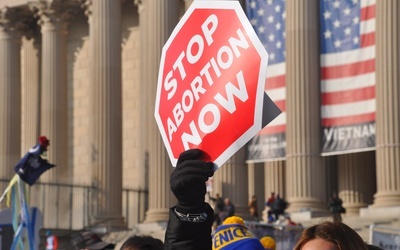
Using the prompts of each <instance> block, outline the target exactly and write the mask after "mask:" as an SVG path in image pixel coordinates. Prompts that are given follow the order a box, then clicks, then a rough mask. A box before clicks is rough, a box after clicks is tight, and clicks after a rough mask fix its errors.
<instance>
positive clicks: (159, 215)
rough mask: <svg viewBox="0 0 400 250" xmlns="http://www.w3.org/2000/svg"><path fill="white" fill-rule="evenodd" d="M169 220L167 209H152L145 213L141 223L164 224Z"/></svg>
mask: <svg viewBox="0 0 400 250" xmlns="http://www.w3.org/2000/svg"><path fill="white" fill-rule="evenodd" d="M168 218H169V208H153V209H150V210H148V211H147V212H146V219H145V220H144V222H143V223H151V222H166V221H168Z"/></svg>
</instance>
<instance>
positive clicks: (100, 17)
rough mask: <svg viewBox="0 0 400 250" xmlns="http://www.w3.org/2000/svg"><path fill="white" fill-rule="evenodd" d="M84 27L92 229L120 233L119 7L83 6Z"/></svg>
mask: <svg viewBox="0 0 400 250" xmlns="http://www.w3.org/2000/svg"><path fill="white" fill-rule="evenodd" d="M87 7H88V9H87V12H86V13H87V14H88V15H89V25H90V42H91V44H90V62H91V63H90V64H91V67H90V75H91V83H90V84H91V86H90V89H91V90H92V91H91V92H90V105H91V110H92V112H91V114H92V115H91V117H90V123H91V133H90V147H91V152H92V153H91V160H92V161H91V166H92V183H93V185H94V186H95V187H97V192H96V195H95V196H94V198H95V201H96V204H93V205H94V206H93V208H94V215H93V217H92V218H91V219H92V222H91V223H92V224H95V227H105V228H106V229H107V230H111V229H118V228H119V229H121V228H125V227H126V226H125V222H124V218H123V217H122V80H121V77H122V76H121V74H122V71H121V63H122V62H121V42H122V40H121V39H122V37H121V1H115V0H95V1H87Z"/></svg>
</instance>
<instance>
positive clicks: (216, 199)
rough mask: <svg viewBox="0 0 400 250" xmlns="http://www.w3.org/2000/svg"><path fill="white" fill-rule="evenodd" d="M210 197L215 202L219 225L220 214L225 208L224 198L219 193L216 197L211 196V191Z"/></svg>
mask: <svg viewBox="0 0 400 250" xmlns="http://www.w3.org/2000/svg"><path fill="white" fill-rule="evenodd" d="M208 198H209V199H210V200H211V201H213V202H214V221H215V223H216V225H217V226H219V225H221V222H222V221H221V219H220V214H221V213H222V211H223V210H224V206H225V204H224V199H223V198H222V197H221V196H220V195H219V194H218V193H217V194H215V197H211V196H210V193H208Z"/></svg>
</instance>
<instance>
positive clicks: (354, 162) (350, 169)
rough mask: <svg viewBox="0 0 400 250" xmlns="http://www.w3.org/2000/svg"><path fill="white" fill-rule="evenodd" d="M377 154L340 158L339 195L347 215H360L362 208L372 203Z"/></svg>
mask: <svg viewBox="0 0 400 250" xmlns="http://www.w3.org/2000/svg"><path fill="white" fill-rule="evenodd" d="M374 176H375V152H362V153H354V154H343V155H340V156H338V187H339V190H338V192H337V193H338V195H339V197H340V198H341V199H342V200H343V206H344V207H345V208H346V215H358V214H359V210H360V208H362V207H366V206H367V205H368V204H370V203H371V202H372V199H370V197H372V195H373V194H374V192H375V179H374Z"/></svg>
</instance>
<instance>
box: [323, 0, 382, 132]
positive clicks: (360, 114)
mask: <svg viewBox="0 0 400 250" xmlns="http://www.w3.org/2000/svg"><path fill="white" fill-rule="evenodd" d="M329 2H330V1H329ZM332 2H339V1H338V0H335V1H332ZM348 2H356V3H357V4H360V6H359V16H354V17H351V19H350V20H351V21H352V22H354V23H355V22H359V29H360V30H359V36H358V37H356V36H353V37H351V39H352V41H353V42H354V43H356V42H358V44H359V46H358V47H357V48H355V49H353V50H344V51H340V50H338V52H331V53H325V54H321V117H322V126H323V127H332V126H345V125H351V124H360V123H367V122H373V121H375V110H376V107H375V0H361V1H359V2H358V1H348ZM338 7H340V6H338ZM341 11H342V12H343V13H344V14H346V8H343V9H341ZM344 14H343V15H344ZM327 16H329V15H327ZM330 18H333V17H332V16H330ZM332 22H333V26H332V29H333V30H334V29H335V28H338V29H339V28H342V30H341V31H340V32H343V33H346V32H348V31H349V30H347V31H346V27H345V24H342V23H340V21H339V19H338V20H334V19H332ZM335 22H336V23H335ZM336 26H338V27H336ZM322 32H324V31H322ZM325 32H326V33H325V34H324V35H325V38H326V37H327V36H329V35H331V34H332V33H334V31H325ZM330 32H332V33H331V34H330ZM333 42H334V46H340V45H341V43H340V42H341V41H340V39H337V40H335V41H333Z"/></svg>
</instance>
